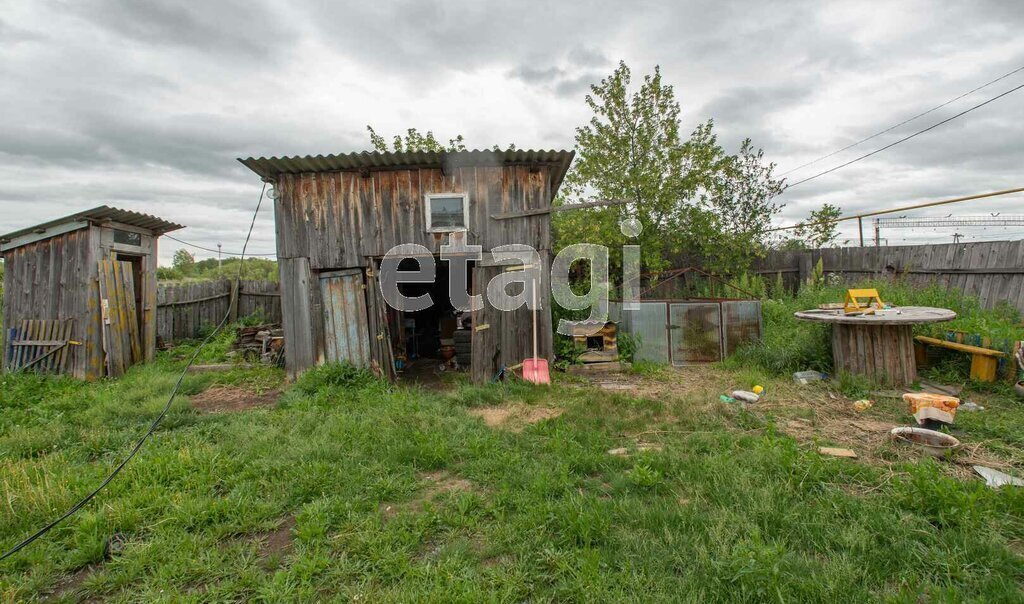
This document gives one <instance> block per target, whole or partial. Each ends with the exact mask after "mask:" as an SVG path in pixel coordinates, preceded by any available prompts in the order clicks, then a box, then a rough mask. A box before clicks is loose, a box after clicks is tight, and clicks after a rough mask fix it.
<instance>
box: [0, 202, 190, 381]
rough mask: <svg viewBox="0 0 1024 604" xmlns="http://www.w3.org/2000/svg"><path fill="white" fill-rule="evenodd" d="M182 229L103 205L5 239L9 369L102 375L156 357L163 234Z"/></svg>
mask: <svg viewBox="0 0 1024 604" xmlns="http://www.w3.org/2000/svg"><path fill="white" fill-rule="evenodd" d="M180 228H183V227H182V226H180V225H177V224H174V223H171V222H167V221H165V220H162V219H160V218H156V217H155V216H149V215H148V214H141V213H139V212H132V211H128V210H119V209H117V208H111V207H108V206H100V207H98V208H93V209H91V210H86V211H84V212H78V213H77V214H72V215H70V216H65V217H63V218H58V219H57V220H53V221H50V222H47V223H44V224H40V225H36V226H32V227H28V228H25V229H21V230H19V231H14V232H13V233H8V234H6V235H0V253H2V254H3V258H4V300H3V304H4V305H3V330H2V331H3V333H2V334H0V335H2V338H3V341H2V344H3V346H2V348H0V350H2V351H3V355H2V356H3V368H4V369H5V370H9V371H10V370H20V369H34V370H41V371H48V372H53V373H64V374H67V375H72V376H74V377H77V378H81V379H87V380H94V379H97V378H100V377H103V376H119V375H121V374H123V373H124V371H125V370H126V369H127V368H128V367H130V366H131V365H133V364H135V363H138V362H142V361H148V360H151V359H152V358H153V355H154V353H155V350H156V266H157V239H158V238H159V237H160V235H162V234H164V233H167V232H170V231H174V230H177V229H180Z"/></svg>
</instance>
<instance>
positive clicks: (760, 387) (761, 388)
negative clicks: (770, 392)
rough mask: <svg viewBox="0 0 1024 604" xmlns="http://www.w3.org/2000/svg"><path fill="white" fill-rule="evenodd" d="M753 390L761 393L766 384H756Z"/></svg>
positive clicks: (755, 392)
mask: <svg viewBox="0 0 1024 604" xmlns="http://www.w3.org/2000/svg"><path fill="white" fill-rule="evenodd" d="M753 391H754V394H761V393H762V392H764V386H754V388H753Z"/></svg>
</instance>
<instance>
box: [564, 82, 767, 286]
mask: <svg viewBox="0 0 1024 604" xmlns="http://www.w3.org/2000/svg"><path fill="white" fill-rule="evenodd" d="M631 84H632V75H631V72H630V69H629V67H628V66H627V65H626V64H625V63H624V62H620V63H619V66H618V67H617V68H616V69H615V71H614V72H612V74H611V75H609V76H608V77H606V78H604V79H602V80H601V82H600V83H598V84H595V85H593V86H591V94H588V95H587V97H586V103H587V106H588V107H589V108H590V110H591V112H592V113H593V116H592V117H591V119H590V121H589V123H587V124H586V125H584V126H581V127H579V128H577V129H576V161H575V162H574V164H573V168H572V170H571V171H570V173H569V175H568V176H567V177H566V181H565V185H564V187H563V191H562V198H561V199H560V200H559V203H572V202H574V201H584V200H586V199H588V198H593V197H597V198H600V199H619V200H624V201H626V202H627V203H626V204H625V205H618V206H611V207H607V208H600V209H593V210H575V211H571V212H561V213H559V214H556V222H555V228H556V233H557V245H558V247H559V248H561V247H564V246H566V245H569V244H572V243H577V242H591V243H601V244H604V245H607V246H609V248H610V249H611V250H612V267H613V269H614V268H615V267H617V266H618V263H619V260H618V252H617V250H618V249H619V248H620V246H621V245H622V244H623V243H627V242H629V243H638V244H639V245H640V246H641V254H642V262H643V265H644V268H645V269H646V270H648V271H655V272H657V271H660V270H662V269H665V268H668V267H669V266H670V265H671V264H672V263H673V261H674V259H675V258H677V257H679V256H680V255H688V256H694V255H699V256H702V257H703V258H704V260H705V264H706V265H708V266H711V267H712V268H715V269H720V270H723V271H729V270H735V269H737V268H743V267H745V263H748V262H749V260H750V259H751V258H752V257H754V256H755V255H757V254H759V253H761V252H762V251H763V250H764V248H765V247H766V246H767V244H768V243H769V239H770V238H769V233H768V232H767V229H768V228H769V226H770V223H771V218H772V217H773V216H774V215H775V214H777V213H778V212H779V211H780V209H781V208H780V206H779V205H777V204H776V203H775V201H774V198H775V197H776V196H777V195H778V194H779V193H781V192H782V190H783V188H784V186H783V184H782V181H781V180H777V179H774V178H773V177H772V171H773V169H774V164H765V163H764V158H763V154H762V152H761V150H759V149H757V150H755V149H754V147H753V145H752V143H751V142H750V141H749V140H746V141H744V142H743V144H742V145H741V147H740V150H739V152H738V153H737V154H736V155H729V154H727V153H726V152H725V150H724V149H723V148H722V147H721V145H719V143H718V138H717V136H716V134H715V132H714V122H713V121H711V120H709V121H707V122H704V123H702V124H699V125H698V126H697V127H696V128H695V129H694V130H693V131H692V132H691V133H690V134H689V136H688V137H684V136H683V135H682V134H681V132H682V130H681V126H680V118H679V116H680V105H679V103H678V101H676V98H675V92H674V90H673V88H672V86H670V85H668V84H665V83H664V82H663V80H662V74H661V70H660V68H657V67H656V68H655V69H654V73H653V74H649V75H646V76H644V78H643V81H642V82H641V83H640V86H639V88H637V89H636V90H632V89H631ZM625 218H634V219H636V220H638V221H639V222H640V224H641V225H642V227H643V230H642V232H641V233H640V235H639V236H637V237H635V238H627V237H626V236H624V235H623V234H622V233H621V232H620V230H619V222H620V220H622V219H625ZM613 272H614V271H613Z"/></svg>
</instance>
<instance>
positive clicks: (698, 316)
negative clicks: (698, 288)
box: [669, 302, 722, 367]
mask: <svg viewBox="0 0 1024 604" xmlns="http://www.w3.org/2000/svg"><path fill="white" fill-rule="evenodd" d="M669 324H670V325H671V327H670V328H669V332H670V333H671V336H670V340H671V343H672V346H671V353H672V364H673V365H675V366H677V367H678V366H681V365H688V364H690V363H711V362H714V361H720V360H722V316H721V307H720V306H719V304H718V302H685V303H677V304H670V305H669Z"/></svg>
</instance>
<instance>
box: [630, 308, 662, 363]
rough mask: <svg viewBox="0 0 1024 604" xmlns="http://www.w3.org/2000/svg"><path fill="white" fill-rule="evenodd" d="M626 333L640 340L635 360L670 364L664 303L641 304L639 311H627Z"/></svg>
mask: <svg viewBox="0 0 1024 604" xmlns="http://www.w3.org/2000/svg"><path fill="white" fill-rule="evenodd" d="M622 315H623V320H624V321H625V322H626V323H627V327H626V331H627V332H628V333H630V334H633V336H635V337H637V338H638V339H639V341H638V345H637V350H636V355H635V357H634V358H635V359H636V360H638V361H651V362H654V363H668V361H669V356H668V334H667V333H666V325H667V322H668V311H667V309H666V304H665V303H664V302H641V303H640V309H639V310H631V311H625V312H623V313H622Z"/></svg>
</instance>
